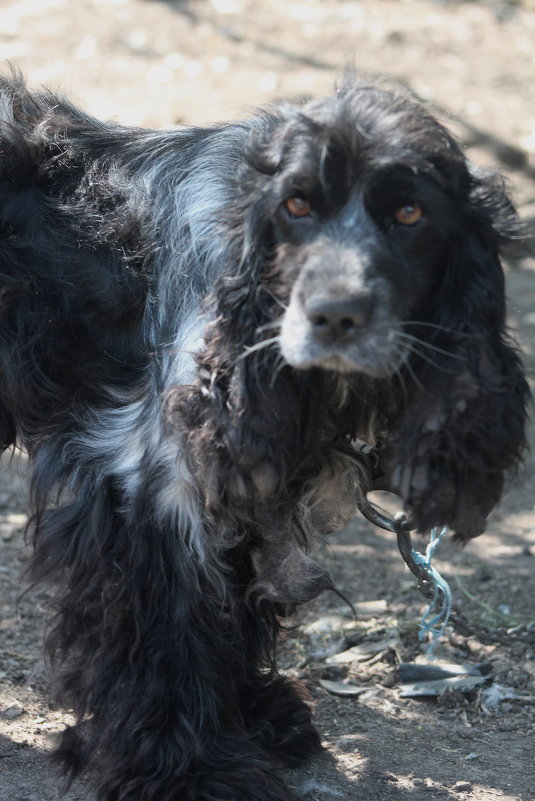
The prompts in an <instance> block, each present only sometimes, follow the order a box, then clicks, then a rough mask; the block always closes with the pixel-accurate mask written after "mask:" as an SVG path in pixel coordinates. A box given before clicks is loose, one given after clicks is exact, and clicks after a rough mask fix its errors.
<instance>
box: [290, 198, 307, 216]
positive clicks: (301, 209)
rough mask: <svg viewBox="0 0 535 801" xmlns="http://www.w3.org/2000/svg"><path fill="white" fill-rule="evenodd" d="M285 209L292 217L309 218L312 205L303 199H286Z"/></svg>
mask: <svg viewBox="0 0 535 801" xmlns="http://www.w3.org/2000/svg"><path fill="white" fill-rule="evenodd" d="M284 207H285V209H286V211H287V212H288V214H289V215H290V216H291V217H308V215H309V214H310V203H308V201H306V200H304V199H303V198H302V197H289V198H286V200H285V201H284Z"/></svg>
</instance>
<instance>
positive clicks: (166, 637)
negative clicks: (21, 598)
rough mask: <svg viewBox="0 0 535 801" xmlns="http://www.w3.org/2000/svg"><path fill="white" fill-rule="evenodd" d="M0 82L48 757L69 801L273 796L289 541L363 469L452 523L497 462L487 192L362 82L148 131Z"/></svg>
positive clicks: (502, 363)
mask: <svg viewBox="0 0 535 801" xmlns="http://www.w3.org/2000/svg"><path fill="white" fill-rule="evenodd" d="M1 90H2V94H1V102H0V119H1V122H0V137H1V140H2V142H1V144H2V146H1V151H0V181H1V183H0V225H1V228H0V231H1V260H0V287H1V296H0V298H1V299H0V304H1V305H0V308H1V315H0V348H1V351H0V375H1V381H2V383H1V394H0V434H1V436H2V444H3V446H4V447H9V446H10V445H12V444H13V443H14V442H15V441H17V442H18V443H19V444H20V446H21V447H23V448H25V449H26V450H27V451H28V454H29V458H30V464H31V468H32V476H33V479H32V492H33V503H34V520H33V526H34V546H35V550H34V559H33V575H34V578H35V579H36V580H41V579H47V580H52V581H54V582H55V583H56V584H57V586H58V595H57V614H56V616H55V617H54V619H53V622H52V625H51V628H50V631H49V635H48V649H49V652H50V655H51V656H52V657H53V661H54V663H55V665H56V677H57V687H58V693H57V694H58V697H59V699H60V701H61V702H62V703H67V704H70V705H71V706H72V707H73V708H74V711H75V714H76V715H77V717H78V719H79V721H80V723H79V724H78V726H76V727H74V728H71V729H68V730H67V731H66V732H65V734H64V736H63V739H62V743H61V746H60V748H59V749H58V752H57V756H58V759H59V760H60V761H61V762H62V763H63V765H64V767H65V769H66V771H67V772H68V774H69V775H71V776H75V775H77V774H79V773H80V772H81V771H83V770H84V769H85V768H87V767H96V771H95V775H96V784H97V791H96V792H97V796H96V797H97V799H99V801H171V800H173V801H178V799H180V801H253V799H254V800H255V801H287V800H288V799H290V798H291V797H292V796H291V793H290V792H289V790H288V789H286V787H285V786H284V784H283V783H282V781H281V779H280V778H279V777H278V775H277V773H276V772H274V770H273V769H274V767H275V768H276V767H279V766H282V765H287V764H294V763H296V762H298V761H300V760H302V759H303V758H305V757H306V756H308V755H309V754H311V753H313V752H314V751H315V750H316V749H317V748H318V744H319V739H318V736H317V734H316V733H315V730H314V728H313V726H312V724H311V721H310V714H309V712H308V708H307V706H306V705H305V704H304V703H303V701H302V700H301V699H300V697H299V693H298V692H297V691H296V689H295V688H294V687H292V686H291V685H290V684H289V683H287V682H286V681H285V680H283V679H282V678H281V677H278V676H277V674H276V670H275V666H274V662H273V653H274V645H275V637H276V631H277V617H278V614H279V613H281V612H282V611H283V610H284V608H285V605H287V604H295V603H296V602H301V601H304V600H307V599H308V598H311V597H313V596H314V595H317V594H318V593H319V592H320V591H321V590H322V589H325V588H326V587H329V586H331V585H330V580H329V577H328V576H327V575H326V574H325V573H324V572H323V571H321V569H320V568H319V567H318V566H317V565H316V564H315V563H314V562H313V561H312V559H311V558H310V557H309V556H308V555H307V553H306V552H307V550H308V548H309V547H310V546H311V545H312V544H313V541H314V538H315V537H317V536H318V535H320V534H325V533H329V532H330V531H334V530H336V529H339V528H340V527H341V526H342V525H343V524H344V523H345V522H347V521H348V520H349V519H350V518H351V517H352V515H353V514H354V513H355V509H356V505H357V503H358V502H359V501H360V500H361V499H362V497H363V495H364V494H365V493H366V491H367V490H368V488H369V485H370V482H371V481H372V480H373V477H374V475H381V476H383V478H384V482H385V483H386V484H387V485H388V486H390V487H392V488H393V489H395V490H396V491H397V492H398V493H399V494H400V495H401V496H402V498H403V501H404V505H405V508H406V511H407V513H408V515H409V516H410V518H411V519H412V521H413V523H414V525H415V526H416V527H417V528H419V529H420V530H425V529H427V528H429V527H431V526H433V525H449V526H450V527H451V528H452V529H453V530H454V531H455V532H457V535H458V536H459V537H461V538H465V539H466V538H468V537H471V536H475V535H477V534H479V533H480V532H481V531H482V530H483V528H484V525H485V519H486V517H487V515H488V514H489V512H490V510H491V509H492V508H493V506H494V505H495V504H496V502H497V501H498V500H499V497H500V494H501V491H502V485H503V479H504V474H505V473H506V472H507V471H508V470H510V469H512V468H514V467H515V465H516V464H517V462H518V460H519V459H520V457H521V453H522V449H523V447H524V425H525V409H526V405H527V397H528V394H527V386H526V383H525V380H524V378H523V374H522V368H521V365H520V362H519V359H518V356H517V354H516V352H515V350H514V348H513V347H512V346H511V345H510V343H509V342H508V340H507V335H506V331H505V322H504V316H505V302H504V289H503V273H502V268H501V265H500V261H499V257H498V246H499V245H500V243H501V242H502V241H505V240H506V239H507V237H508V236H509V235H510V234H511V232H512V231H513V230H514V213H513V211H512V208H511V206H510V204H509V202H508V201H507V199H506V197H505V196H504V194H503V190H502V188H501V185H500V184H499V182H497V181H496V180H495V179H493V178H488V177H477V176H474V175H472V174H470V172H469V171H468V169H467V166H466V163H465V160H464V158H463V155H462V153H461V151H460V149H459V148H458V146H457V145H456V144H455V143H454V141H453V140H452V139H451V137H450V136H449V134H448V133H446V131H445V130H444V129H443V128H442V127H441V126H440V125H439V124H438V123H437V122H436V121H435V120H434V119H433V118H432V117H431V116H430V115H429V114H427V112H425V111H424V110H422V108H421V107H420V106H419V105H418V104H417V103H416V102H415V101H414V100H413V99H411V98H410V97H408V96H407V95H406V94H403V93H398V92H391V91H389V90H387V89H385V88H384V87H383V86H382V85H381V84H378V83H370V84H366V83H359V82H357V81H353V80H348V81H347V82H346V84H344V85H343V86H342V88H341V89H340V91H339V92H338V93H337V94H336V95H335V96H333V97H331V98H328V99H326V100H323V101H316V102H312V103H310V104H308V105H307V106H305V107H303V108H302V109H297V108H294V107H290V106H284V107H281V108H278V109H275V110H273V111H266V112H259V113H258V114H257V115H255V116H254V117H252V118H251V119H250V120H248V121H246V122H241V123H236V124H230V125H227V126H220V127H214V128H210V129H186V130H179V131H173V132H153V131H143V130H135V129H127V128H121V127H119V126H116V125H111V124H102V123H99V122H97V121H95V120H92V119H90V118H88V117H86V116H84V115H83V114H82V113H81V112H79V111H77V110H76V109H74V108H72V107H71V106H69V105H68V104H67V103H65V102H64V101H62V100H58V99H57V98H54V97H53V96H52V95H48V94H40V95H33V94H31V93H29V92H28V91H27V90H26V88H25V87H24V85H23V83H22V81H21V80H20V79H18V78H11V79H7V80H5V81H4V82H3V83H2V87H1ZM359 441H360V442H364V443H366V444H367V446H368V447H367V448H361V447H358V446H357V445H356V444H355V443H357V442H359ZM369 446H371V447H372V451H371V455H370V454H369V450H370V447H369Z"/></svg>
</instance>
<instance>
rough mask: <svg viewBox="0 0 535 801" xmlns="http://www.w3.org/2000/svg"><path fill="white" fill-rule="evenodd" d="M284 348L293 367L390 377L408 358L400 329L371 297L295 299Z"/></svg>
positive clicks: (282, 335)
mask: <svg viewBox="0 0 535 801" xmlns="http://www.w3.org/2000/svg"><path fill="white" fill-rule="evenodd" d="M279 344H280V349H281V352H282V355H283V356H284V358H285V360H286V361H287V362H288V364H290V365H291V366H292V367H295V368H297V369H299V370H307V369H310V368H312V367H320V368H322V369H324V370H329V371H333V372H337V373H354V372H361V373H365V374H367V375H370V376H373V377H382V376H387V375H391V374H392V373H393V372H395V371H396V370H398V369H399V367H400V366H401V364H402V363H403V361H404V360H405V358H406V348H405V347H404V345H403V341H402V337H401V336H400V323H399V321H397V320H396V319H395V317H394V316H393V315H392V314H391V313H388V312H387V311H386V309H385V308H384V307H383V306H381V305H380V304H379V303H378V302H377V301H376V299H375V298H374V297H373V296H372V295H371V294H370V293H359V294H354V295H352V296H345V297H344V298H340V297H334V298H333V297H330V296H328V295H315V296H313V297H312V298H309V299H307V300H306V301H305V302H301V301H299V300H298V299H292V301H291V302H290V304H289V306H288V309H287V310H286V312H285V314H284V317H283V319H282V324H281V332H280V337H279Z"/></svg>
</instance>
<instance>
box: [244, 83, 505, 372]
mask: <svg viewBox="0 0 535 801" xmlns="http://www.w3.org/2000/svg"><path fill="white" fill-rule="evenodd" d="M248 160H249V163H250V164H251V165H252V167H253V169H254V172H255V174H256V177H255V183H256V193H255V201H254V204H253V212H252V218H253V219H254V220H255V222H254V225H255V227H256V228H257V229H258V220H259V219H261V220H262V221H263V225H264V227H265V228H267V230H268V231H269V232H268V234H267V235H268V237H269V238H270V240H271V241H270V248H271V251H272V254H273V260H274V270H275V273H276V274H277V275H278V278H279V281H280V284H281V289H280V290H279V295H280V296H279V300H280V301H281V302H282V303H283V304H284V305H285V306H286V308H285V310H284V313H283V314H282V316H281V320H280V322H281V326H280V338H279V345H280V349H281V352H282V355H283V356H284V358H285V360H286V361H287V362H288V363H289V364H290V365H292V366H293V367H296V368H298V369H307V368H310V367H320V368H324V369H327V370H331V371H336V372H342V373H345V372H361V373H366V374H368V375H371V376H385V375H390V374H392V373H393V372H396V371H398V370H399V368H400V367H401V366H402V365H403V364H404V363H405V361H406V359H407V357H408V355H409V354H410V353H411V351H413V350H414V345H415V344H416V342H417V340H416V338H415V336H414V335H415V334H416V333H417V332H416V331H415V329H414V326H415V324H416V323H419V322H423V321H431V320H432V319H433V317H434V316H436V313H435V312H436V307H437V306H438V305H440V303H441V302H442V301H443V297H444V295H449V294H451V292H452V291H453V290H454V285H455V284H458V282H459V281H461V280H462V281H464V285H465V286H468V285H469V284H470V282H471V280H472V278H473V279H474V280H475V281H479V280H480V276H479V275H476V273H479V272H480V270H479V268H477V266H476V269H474V266H472V267H471V273H472V275H471V274H467V273H466V265H463V264H460V263H459V260H458V259H457V262H456V258H455V250H456V249H457V250H458V249H459V243H461V242H463V247H464V248H465V249H466V247H467V246H468V244H467V240H468V238H470V239H474V238H477V237H478V236H481V235H483V236H484V237H485V238H486V241H485V244H484V246H485V247H487V248H488V251H489V252H488V253H487V258H488V262H489V264H490V262H491V261H493V262H494V264H493V265H492V266H491V267H490V268H489V269H488V270H487V274H486V276H485V280H486V281H487V283H489V282H490V283H494V284H495V288H494V290H493V291H494V298H493V301H494V300H495V301H496V302H498V303H499V302H500V300H499V299H500V298H501V297H502V295H503V290H502V287H501V281H502V276H501V270H500V269H499V268H497V266H496V261H497V256H496V243H497V240H498V238H499V233H498V230H499V229H500V227H501V226H502V227H503V225H504V223H505V224H508V223H509V221H510V218H511V216H512V209H511V207H508V206H507V204H506V203H505V204H504V207H505V215H504V212H503V210H502V208H500V213H499V214H497V213H493V212H490V213H488V209H486V208H483V207H482V205H481V204H480V203H479V198H478V192H479V187H480V182H479V181H478V180H477V179H475V177H474V176H473V175H472V174H471V173H470V171H469V169H468V167H467V164H466V162H465V159H464V157H463V155H462V152H461V150H460V148H459V146H458V145H457V144H456V142H455V141H454V139H453V138H452V137H451V135H450V134H449V133H448V132H447V131H446V129H445V128H444V127H443V126H442V125H440V124H439V123H438V122H437V121H436V120H435V119H434V118H433V117H432V116H431V115H430V114H429V113H428V112H427V111H425V110H424V109H423V107H422V106H421V105H420V104H419V103H417V102H415V100H414V99H413V98H412V97H410V96H409V95H408V94H407V93H397V94H393V93H392V92H390V91H388V90H386V89H384V88H383V87H381V86H379V85H373V84H372V85H355V84H354V83H351V82H349V83H348V84H347V85H346V86H345V87H343V88H342V89H341V90H340V91H339V93H338V94H337V95H335V96H334V97H332V98H329V99H328V100H323V101H316V102H312V103H310V104H309V105H307V106H305V107H303V109H301V110H296V109H295V108H292V109H285V110H283V112H282V113H281V115H280V117H278V118H275V117H274V118H272V119H271V120H270V122H268V123H266V129H264V130H261V132H260V135H259V134H258V132H257V133H256V134H255V136H254V137H253V140H252V143H251V146H250V148H249V152H248ZM494 202H496V198H494ZM499 202H500V205H502V202H503V193H502V192H500V200H499ZM504 216H505V217H506V218H507V219H506V220H504ZM267 221H269V225H268V222H267ZM485 228H486V230H485ZM468 247H469V246H468ZM475 258H476V257H475V253H474V260H475ZM456 270H457V273H458V274H457V275H454V273H455V271H456ZM461 272H462V273H464V275H460V274H459V273H461ZM465 291H466V290H465ZM481 311H482V310H481V309H478V311H477V314H478V315H479V314H480V313H481ZM428 355H429V354H428Z"/></svg>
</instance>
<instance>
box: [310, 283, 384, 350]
mask: <svg viewBox="0 0 535 801" xmlns="http://www.w3.org/2000/svg"><path fill="white" fill-rule="evenodd" d="M372 307H373V298H372V295H371V294H369V293H362V294H360V295H353V296H350V297H348V298H344V299H340V298H330V297H325V296H322V295H313V296H312V297H311V298H308V300H307V301H306V302H305V314H306V316H307V319H308V320H309V321H310V323H311V325H312V326H313V328H314V333H315V334H316V335H317V336H320V337H323V338H329V339H342V338H344V339H351V338H352V337H353V336H355V334H358V333H359V331H360V329H362V328H363V327H364V326H365V325H367V324H368V322H369V320H370V316H371V313H372Z"/></svg>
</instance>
